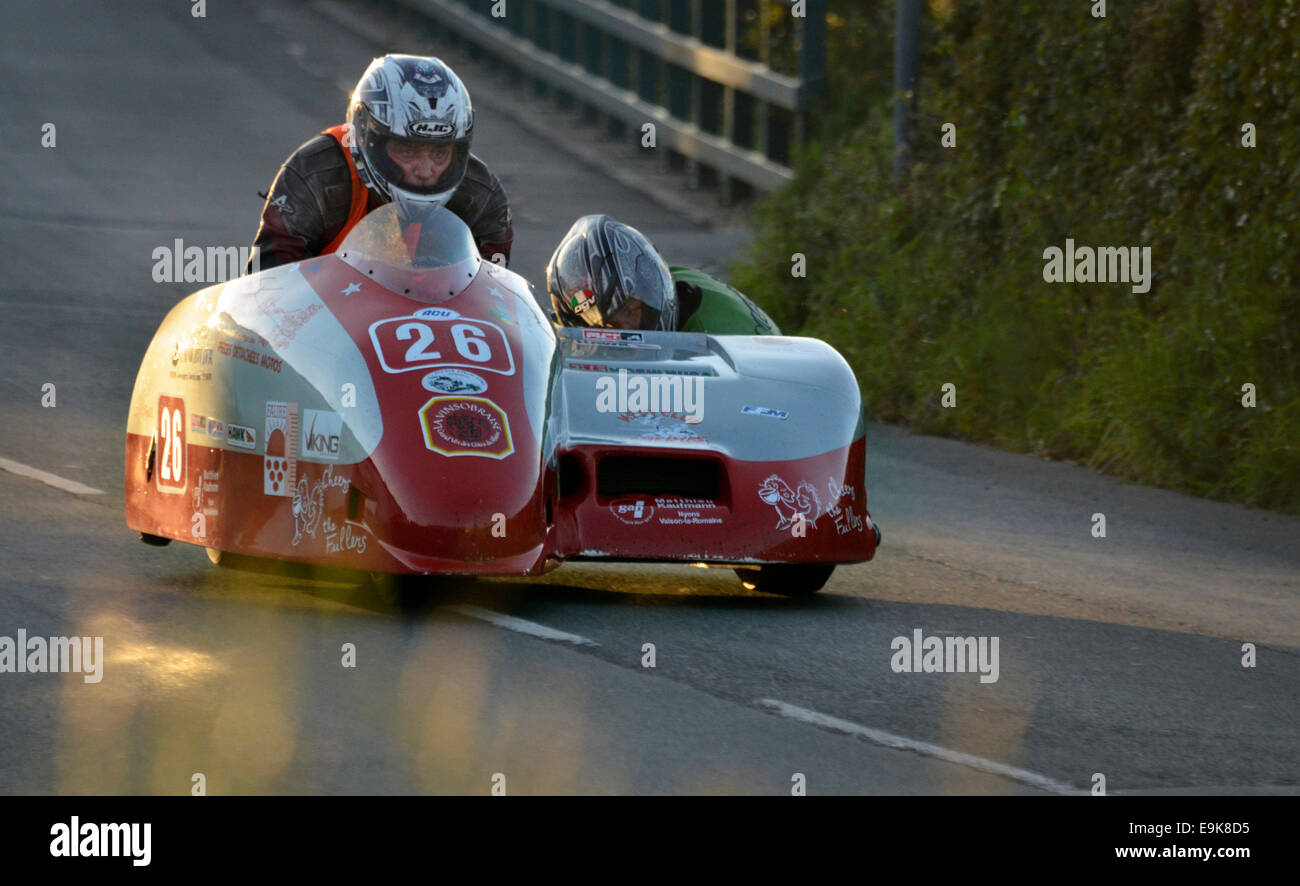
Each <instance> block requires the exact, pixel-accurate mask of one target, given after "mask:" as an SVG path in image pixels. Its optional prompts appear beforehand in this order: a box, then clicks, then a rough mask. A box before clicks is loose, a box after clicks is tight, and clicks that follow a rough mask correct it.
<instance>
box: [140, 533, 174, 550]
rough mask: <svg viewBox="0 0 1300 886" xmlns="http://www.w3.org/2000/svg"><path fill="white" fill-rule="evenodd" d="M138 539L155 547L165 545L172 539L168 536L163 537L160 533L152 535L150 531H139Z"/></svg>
mask: <svg viewBox="0 0 1300 886" xmlns="http://www.w3.org/2000/svg"><path fill="white" fill-rule="evenodd" d="M140 541H142V542H144V543H145V544H147V545H151V546H153V547H155V548H162V547H166V546H167V545H169V544H171V543H172V540H171V539H170V538H163V537H162V536H161V535H153V534H152V533H149V532H141V533H140Z"/></svg>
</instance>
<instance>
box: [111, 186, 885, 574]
mask: <svg viewBox="0 0 1300 886" xmlns="http://www.w3.org/2000/svg"><path fill="white" fill-rule="evenodd" d="M417 235H418V240H417ZM429 244H432V245H429ZM620 370H622V371H620ZM864 427H865V426H864V422H863V418H862V408H861V401H860V397H859V393H858V388H857V383H856V381H855V379H854V378H853V374H852V372H851V371H850V369H849V367H848V366H847V364H846V363H845V362H844V360H843V359H842V358H841V357H840V356H839V354H838V353H836V352H835V351H834V350H833V349H832V348H830V347H829V346H828V345H826V344H824V343H822V342H819V341H816V340H814V339H806V338H781V337H759V336H752V337H751V336H704V335H697V334H690V333H658V332H644V333H642V332H618V331H605V330H560V331H559V333H558V335H557V331H556V330H555V329H554V328H553V327H552V326H551V325H550V323H549V322H548V321H547V320H546V318H545V316H544V315H543V314H542V312H541V310H540V308H539V307H538V305H537V302H536V300H535V299H534V297H533V294H532V292H531V289H530V286H529V284H528V283H527V282H526V281H525V280H524V279H523V278H522V277H520V276H519V275H517V274H515V273H512V272H511V271H509V270H507V269H505V268H501V267H498V266H496V265H494V264H492V263H489V262H484V261H482V260H481V258H480V257H479V255H478V253H477V251H476V250H475V248H474V243H473V239H472V237H471V236H470V234H469V231H468V229H466V228H465V226H464V224H463V223H462V222H461V221H460V220H459V219H458V218H456V216H454V215H453V214H451V213H450V212H447V211H446V210H439V211H438V212H437V213H435V214H434V215H433V216H432V217H431V218H429V219H428V220H426V221H425V223H424V225H423V226H422V228H421V229H417V230H416V231H415V232H414V233H413V232H412V231H411V229H407V230H406V231H403V230H402V229H401V228H400V227H399V225H398V221H397V218H396V215H395V212H394V211H393V210H392V208H391V207H385V208H384V209H381V210H378V211H376V212H374V213H371V214H370V215H369V216H367V217H366V218H365V219H364V220H363V221H362V222H361V224H359V225H358V226H357V227H356V229H354V230H353V232H352V233H351V234H350V235H349V237H348V239H347V240H346V241H345V242H344V244H343V245H342V247H340V249H339V251H338V253H336V254H333V255H327V256H322V257H320V258H315V259H312V260H310V261H305V262H302V263H299V264H296V265H291V266H286V267H280V268H274V269H272V270H269V271H264V272H262V273H260V274H255V275H252V276H249V277H244V278H240V279H238V280H235V281H231V282H229V283H225V284H220V285H217V286H213V287H210V288H208V289H205V290H203V291H201V292H198V293H196V294H194V295H192V296H190V297H189V298H187V299H185V300H184V301H182V302H181V303H180V304H178V305H177V306H176V307H175V308H174V309H173V310H172V311H171V312H170V313H169V314H168V316H167V317H166V319H165V320H164V321H163V323H162V326H161V327H160V328H159V330H158V332H157V334H156V335H155V336H154V339H153V342H152V343H151V344H150V346H149V350H148V352H147V353H146V355H145V359H144V362H143V365H142V366H141V369H140V373H139V376H138V377H137V379H136V385H135V390H134V393H133V395H132V398H131V411H130V416H129V419H128V422H127V440H126V518H127V523H128V525H129V526H130V527H131V528H132V529H135V530H139V531H141V532H144V533H148V534H151V535H157V536H162V537H165V538H172V539H177V540H180V541H186V542H191V543H194V544H198V545H201V546H203V547H207V548H211V549H216V550H221V551H230V552H235V553H240V554H246V555H252V556H260V557H273V558H280V559H287V560H298V561H305V562H312V563H322V564H330V565H336V566H342V567H349V568H355V569H362V570H370V571H381V572H394V573H481V574H500V575H529V574H536V573H540V572H543V571H546V570H547V569H550V568H553V567H554V566H556V565H558V564H559V563H560V562H562V561H564V560H566V559H574V558H583V559H594V558H600V559H613V560H668V561H689V562H715V563H732V564H739V563H846V562H855V561H861V560H868V559H871V557H872V556H873V555H874V553H875V546H876V533H875V531H874V526H873V524H872V522H871V518H870V516H869V515H868V513H867V510H866V490H865V488H864V486H863V479H864V474H865V438H864Z"/></svg>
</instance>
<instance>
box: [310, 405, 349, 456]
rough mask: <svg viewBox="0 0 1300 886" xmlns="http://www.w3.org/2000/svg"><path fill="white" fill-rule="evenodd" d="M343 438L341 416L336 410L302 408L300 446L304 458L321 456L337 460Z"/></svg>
mask: <svg viewBox="0 0 1300 886" xmlns="http://www.w3.org/2000/svg"><path fill="white" fill-rule="evenodd" d="M342 439H343V416H342V415H340V414H339V413H337V412H325V411H323V410H320V409H304V410H303V415H302V448H301V449H300V450H299V451H300V452H301V453H302V456H303V457H304V458H323V459H327V460H329V461H338V459H339V445H340V443H341V442H342Z"/></svg>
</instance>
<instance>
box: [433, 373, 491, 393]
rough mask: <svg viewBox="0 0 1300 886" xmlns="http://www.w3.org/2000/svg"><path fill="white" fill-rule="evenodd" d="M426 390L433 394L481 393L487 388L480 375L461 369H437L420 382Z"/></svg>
mask: <svg viewBox="0 0 1300 886" xmlns="http://www.w3.org/2000/svg"><path fill="white" fill-rule="evenodd" d="M421 384H423V385H424V389H425V390H426V391H433V392H434V393H435V394H481V393H483V392H484V391H486V390H487V382H486V381H484V380H483V377H482V376H479V375H475V374H474V373H472V372H466V371H465V370H463V369H439V370H437V371H436V372H430V373H429V374H428V375H426V376H425V377H424V380H423V381H422V382H421Z"/></svg>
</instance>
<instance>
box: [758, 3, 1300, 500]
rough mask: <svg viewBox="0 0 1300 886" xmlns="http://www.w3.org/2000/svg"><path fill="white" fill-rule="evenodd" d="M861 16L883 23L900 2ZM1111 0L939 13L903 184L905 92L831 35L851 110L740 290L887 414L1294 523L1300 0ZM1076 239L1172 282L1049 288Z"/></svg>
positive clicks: (949, 7) (781, 213) (826, 132)
mask: <svg viewBox="0 0 1300 886" xmlns="http://www.w3.org/2000/svg"><path fill="white" fill-rule="evenodd" d="M847 5H849V6H851V7H852V8H853V9H855V10H856V11H857V18H856V19H855V21H857V22H859V23H860V24H861V23H864V22H867V21H870V20H872V17H873V16H880V15H882V14H883V12H882V10H885V8H886V7H890V8H892V7H893V5H894V4H893V3H892V2H891V3H887V4H882V3H868V2H866V0H861V2H859V3H857V4H847ZM834 6H835V4H832V7H834ZM1107 6H1108V9H1107V17H1106V18H1104V19H1095V18H1093V17H1092V16H1091V15H1090V14H1089V7H1090V4H1087V3H1080V2H1076V0H1056V2H1052V0H1039V2H1022V3H1019V4H1016V5H1015V7H1014V9H1013V8H1012V7H1011V5H1010V4H1007V3H1005V2H1003V0H970V2H962V3H953V4H940V3H936V2H931V3H930V4H929V14H928V15H927V23H926V29H927V30H926V34H925V35H924V45H925V47H926V55H925V58H924V60H923V75H922V87H921V92H920V107H919V108H918V124H917V125H918V129H917V131H918V144H917V146H916V150H915V153H914V156H915V163H914V165H913V167H912V169H911V171H910V174H909V175H908V176H907V178H906V179H905V180H904V181H902V182H896V181H894V179H893V177H892V166H891V158H892V151H893V144H892V125H891V119H890V108H889V106H888V103H887V94H888V93H887V88H886V90H885V92H884V94H883V95H881V93H880V91H879V90H875V91H873V90H870V89H867V88H865V87H862V86H861V84H863V83H864V82H866V80H865V79H864V77H863V75H862V73H861V72H860V71H859V70H858V69H857V68H854V67H852V65H853V64H854V63H853V62H850V61H849V58H850V55H849V54H848V53H846V52H843V51H842V47H839V46H837V44H836V40H837V39H842V38H843V37H844V35H845V34H847V33H849V32H847V31H842V32H841V36H840V38H836V36H835V31H834V29H832V31H831V33H830V36H831V43H830V45H829V46H828V57H829V58H830V60H831V71H830V80H831V82H832V83H833V84H835V83H838V84H841V87H840V88H844V86H843V84H854V83H856V84H858V86H859V91H858V92H857V96H858V98H857V99H856V105H852V104H851V103H850V101H849V100H848V99H846V98H845V96H844V95H843V94H840V95H839V96H838V97H833V98H831V99H828V105H827V107H828V108H829V109H831V110H830V111H829V112H828V114H827V118H826V120H825V121H824V122H823V124H822V125H821V126H820V128H819V130H818V131H819V133H820V138H819V140H818V141H817V142H816V143H814V144H813V145H811V146H809V147H808V148H807V149H806V150H804V151H803V153H802V154H801V155H800V156H799V157H798V158H797V161H796V169H797V172H798V176H797V179H796V181H795V182H794V183H793V184H792V185H791V186H789V187H788V188H786V189H784V190H782V191H781V192H778V193H776V194H773V195H771V197H770V198H768V199H767V200H766V201H765V202H764V203H763V204H761V205H760V206H759V207H758V209H757V210H756V213H755V231H756V240H755V244H754V247H753V250H752V253H751V255H750V256H748V257H747V258H746V260H745V261H743V262H742V263H740V264H738V265H737V266H736V267H735V268H734V269H733V277H734V280H735V282H736V285H737V286H739V287H740V288H741V289H742V291H745V292H747V293H750V294H751V295H753V296H754V297H755V298H756V299H758V300H759V301H760V302H761V303H762V304H763V306H764V307H765V308H766V309H767V310H768V311H769V313H771V315H772V317H773V318H774V319H775V320H776V321H777V322H778V323H780V324H781V326H782V328H785V329H791V330H799V331H800V332H801V333H803V334H807V335H815V336H818V337H822V338H825V339H827V340H828V341H830V342H832V343H833V344H835V345H836V347H838V348H839V349H840V350H841V351H842V352H843V353H844V355H845V357H846V358H847V359H848V360H849V362H850V363H851V364H852V365H853V366H855V367H856V368H857V369H858V371H859V377H860V380H861V383H862V387H863V390H864V395H865V396H866V398H867V400H868V402H869V403H870V404H871V410H872V412H873V413H874V415H875V417H877V418H879V419H882V420H887V421H901V422H906V423H909V424H912V425H914V426H916V427H917V428H918V429H920V430H924V431H927V432H937V433H947V434H952V435H957V436H962V437H966V438H970V439H978V440H986V441H991V442H995V443H997V444H999V445H1003V446H1006V447H1010V448H1013V449H1017V450H1020V451H1028V452H1035V453H1039V454H1044V455H1051V456H1054V457H1058V458H1069V459H1074V460H1078V461H1081V462H1083V463H1086V464H1089V465H1091V466H1094V467H1096V468H1100V469H1102V470H1106V471H1110V472H1113V473H1116V474H1119V475H1122V476H1125V477H1128V478H1131V479H1134V480H1137V481H1140V482H1145V483H1152V484H1158V485H1163V486H1168V487H1172V488H1178V489H1185V490H1189V491H1193V492H1196V493H1198V494H1202V495H1207V496H1214V497H1222V498H1230V499H1233V500H1236V501H1241V502H1245V503H1249V504H1254V505H1259V506H1264V507H1270V508H1276V509H1281V510H1286V511H1291V512H1300V353H1297V351H1298V350H1300V291H1298V290H1300V248H1298V247H1300V244H1298V243H1297V232H1298V231H1300V201H1297V200H1296V199H1295V195H1296V193H1297V190H1298V186H1300V139H1298V138H1297V135H1300V102H1296V101H1295V98H1294V93H1295V86H1296V84H1297V83H1300V8H1298V7H1300V4H1297V3H1295V2H1292V0H1258V2H1252V3H1249V4H1246V3H1241V4H1237V3H1218V2H1212V0H1148V2H1134V3H1109V4H1107ZM846 20H847V19H846ZM853 33H855V34H856V33H857V32H853ZM887 35H888V30H887V29H886V30H882V31H881V32H880V33H877V34H876V36H875V39H876V40H877V41H878V42H885V43H888V42H889V37H888V36H887ZM859 36H860V35H859ZM879 63H880V62H879V60H877V61H876V64H879ZM884 64H885V65H886V67H884V68H883V69H881V70H877V71H875V72H874V77H875V80H873V81H872V82H876V83H879V82H882V81H883V82H885V83H886V85H887V81H888V79H889V69H888V67H887V65H888V61H887V60H886V61H885V63H884ZM846 65H847V66H849V67H847V68H846ZM864 97H865V98H864ZM945 122H951V123H954V124H955V125H956V127H957V147H956V148H953V149H945V148H943V147H941V146H940V141H939V136H940V127H941V126H942V124H943V123H945ZM1248 122H1249V123H1253V124H1254V125H1255V127H1256V129H1257V133H1256V138H1257V144H1258V146H1257V147H1255V148H1247V147H1243V146H1242V125H1243V124H1244V123H1248ZM1067 237H1071V238H1073V239H1074V240H1075V241H1076V243H1078V244H1079V245H1088V246H1094V247H1096V246H1132V245H1138V246H1150V247H1151V257H1152V263H1153V265H1154V269H1155V273H1154V275H1153V283H1152V286H1151V289H1150V291H1149V292H1147V293H1136V292H1134V291H1133V287H1132V286H1131V285H1129V284H1123V283H1106V284H1095V283H1094V284H1086V283H1077V284H1062V283H1057V284H1052V283H1047V282H1045V281H1044V280H1043V276H1042V273H1043V266H1044V259H1043V250H1044V249H1045V248H1047V247H1049V246H1057V247H1061V246H1063V245H1064V241H1065V239H1066V238H1067ZM794 253H804V254H805V255H806V256H807V269H808V276H807V278H805V279H799V278H793V277H792V276H791V274H790V269H791V264H790V261H791V259H790V257H791V256H792V255H793V254H794ZM945 382H952V383H954V384H955V385H956V386H957V392H958V394H957V396H958V407H957V408H956V409H943V408H941V407H940V403H939V389H940V386H941V385H942V384H944V383H945ZM1248 382H1249V383H1251V384H1254V385H1255V387H1256V390H1257V392H1258V393H1257V397H1258V406H1257V407H1256V408H1253V409H1250V408H1244V407H1243V406H1242V403H1241V398H1242V385H1243V384H1246V383H1248Z"/></svg>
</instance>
